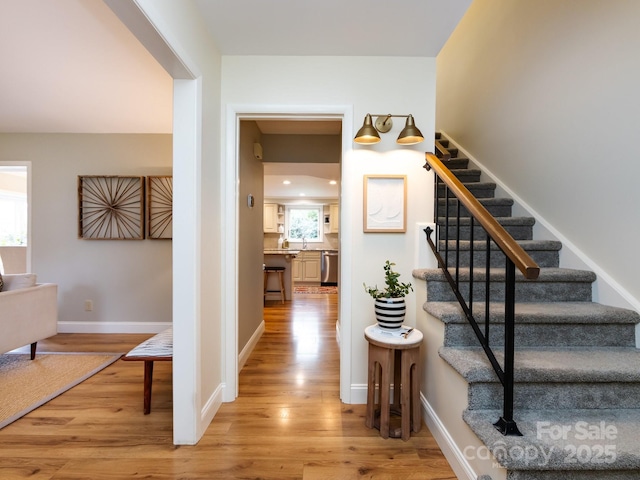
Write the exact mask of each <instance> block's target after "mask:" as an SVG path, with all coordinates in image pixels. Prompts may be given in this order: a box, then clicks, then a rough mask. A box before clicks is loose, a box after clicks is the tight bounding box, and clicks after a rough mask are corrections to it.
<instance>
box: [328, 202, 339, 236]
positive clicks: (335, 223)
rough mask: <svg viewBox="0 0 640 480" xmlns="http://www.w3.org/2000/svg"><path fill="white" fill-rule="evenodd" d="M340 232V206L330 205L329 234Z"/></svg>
mask: <svg viewBox="0 0 640 480" xmlns="http://www.w3.org/2000/svg"><path fill="white" fill-rule="evenodd" d="M339 230H340V206H339V205H337V204H335V203H332V204H331V205H329V233H338V231H339Z"/></svg>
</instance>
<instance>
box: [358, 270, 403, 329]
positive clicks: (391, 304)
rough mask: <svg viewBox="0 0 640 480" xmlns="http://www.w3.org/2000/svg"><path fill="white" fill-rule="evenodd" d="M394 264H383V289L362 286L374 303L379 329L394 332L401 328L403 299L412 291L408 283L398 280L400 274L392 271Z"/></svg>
mask: <svg viewBox="0 0 640 480" xmlns="http://www.w3.org/2000/svg"><path fill="white" fill-rule="evenodd" d="M394 266H395V263H391V262H389V260H387V261H386V263H385V264H384V283H385V285H386V286H385V287H384V288H382V289H380V288H378V286H377V285H376V286H375V287H369V286H367V285H366V284H363V285H364V289H365V291H366V292H367V293H368V294H369V295H371V297H373V299H374V301H375V305H374V310H375V314H376V320H377V321H378V325H379V326H380V327H381V328H385V329H388V330H395V329H398V328H400V327H401V326H402V322H404V316H405V313H406V311H407V307H406V304H405V301H404V297H405V296H406V295H407V294H408V293H409V292H410V291H413V287H412V286H411V284H410V283H403V282H401V281H400V280H399V278H400V274H399V273H397V272H394V271H393V268H392V267H394Z"/></svg>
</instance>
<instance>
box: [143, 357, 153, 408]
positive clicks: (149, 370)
mask: <svg viewBox="0 0 640 480" xmlns="http://www.w3.org/2000/svg"><path fill="white" fill-rule="evenodd" d="M152 383H153V360H145V361H144V414H145V415H149V413H151V385H152Z"/></svg>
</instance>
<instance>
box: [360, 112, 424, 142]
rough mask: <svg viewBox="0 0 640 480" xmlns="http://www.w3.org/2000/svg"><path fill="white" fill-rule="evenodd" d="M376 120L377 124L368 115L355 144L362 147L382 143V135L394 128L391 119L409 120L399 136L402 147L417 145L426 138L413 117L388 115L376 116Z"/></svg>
mask: <svg viewBox="0 0 640 480" xmlns="http://www.w3.org/2000/svg"><path fill="white" fill-rule="evenodd" d="M374 116H375V117H377V118H376V122H375V124H374V123H373V120H372V119H371V114H369V113H367V115H366V116H365V117H364V123H363V124H362V128H361V129H360V130H358V133H357V134H356V136H355V138H354V139H353V141H354V142H356V143H359V144H361V145H371V144H374V143H378V142H379V141H380V135H379V134H378V132H380V133H387V132H388V131H389V130H391V127H393V121H392V120H391V117H404V118H406V119H407V122H406V123H405V126H404V128H403V129H402V131H401V132H400V135H398V139H397V140H396V142H397V143H399V144H400V145H415V144H416V143H420V142H422V141H423V140H424V136H423V135H422V132H420V130H418V128H417V127H416V124H415V122H414V121H413V115H411V114H409V115H391V114H390V113H389V114H387V115H374Z"/></svg>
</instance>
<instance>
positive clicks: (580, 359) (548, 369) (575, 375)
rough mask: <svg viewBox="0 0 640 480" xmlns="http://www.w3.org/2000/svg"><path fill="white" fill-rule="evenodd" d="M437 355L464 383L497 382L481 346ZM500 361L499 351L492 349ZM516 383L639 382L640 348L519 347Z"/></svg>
mask: <svg viewBox="0 0 640 480" xmlns="http://www.w3.org/2000/svg"><path fill="white" fill-rule="evenodd" d="M438 353H439V354H440V357H441V358H442V359H444V360H445V361H446V362H447V363H448V364H449V365H451V366H452V367H453V368H454V369H455V370H456V371H457V372H458V373H459V374H460V375H462V377H463V378H465V379H466V380H467V382H469V383H472V382H498V379H497V377H496V374H495V372H494V371H493V369H492V367H491V365H490V364H489V361H488V360H487V357H486V355H485V353H484V351H483V350H482V349H481V348H480V347H465V348H461V347H442V348H440V350H439V351H438ZM495 355H496V358H497V359H498V361H499V362H501V361H502V353H501V352H495ZM514 370H515V374H514V378H515V381H516V383H519V382H536V383H542V382H567V383H569V382H573V383H577V382H589V383H596V382H597V383H611V382H640V350H638V349H636V348H572V347H562V348H552V347H549V348H544V347H540V348H522V349H519V350H518V351H517V352H516V356H515V367H514Z"/></svg>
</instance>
